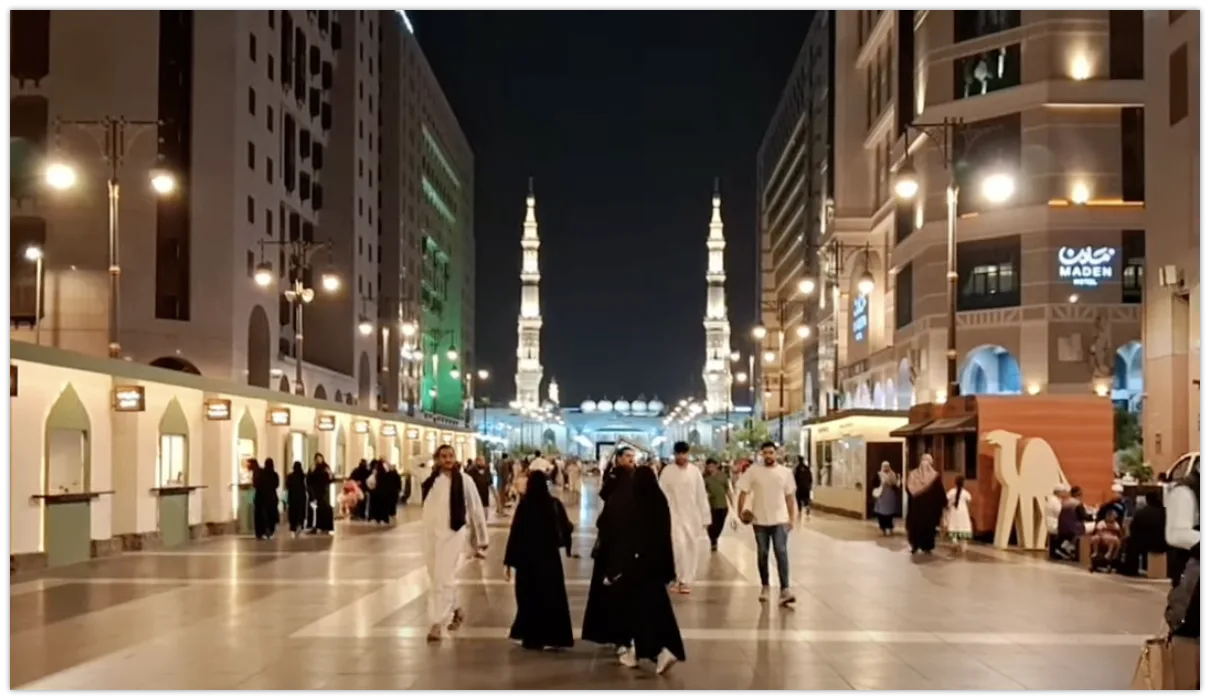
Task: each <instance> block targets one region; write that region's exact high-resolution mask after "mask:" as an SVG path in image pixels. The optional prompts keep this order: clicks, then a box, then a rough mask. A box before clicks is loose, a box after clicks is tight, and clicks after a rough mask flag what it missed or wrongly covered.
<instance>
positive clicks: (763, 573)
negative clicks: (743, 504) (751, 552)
mask: <svg viewBox="0 0 1210 700" xmlns="http://www.w3.org/2000/svg"><path fill="white" fill-rule="evenodd" d="M752 530H753V532H755V533H756V570H757V571H759V572H760V585H762V586H766V587H767V586H768V585H769V543H770V542H772V543H773V556H774V557H775V558H776V559H777V580H778V582H779V583H781V589H782V590H783V591H784V590H786V589H788V588H789V587H790V555H789V554H787V553H786V540H787V538H788V536H789V534H790V531H789V530H788V529H787V528H786V526H785V525H753V526H752Z"/></svg>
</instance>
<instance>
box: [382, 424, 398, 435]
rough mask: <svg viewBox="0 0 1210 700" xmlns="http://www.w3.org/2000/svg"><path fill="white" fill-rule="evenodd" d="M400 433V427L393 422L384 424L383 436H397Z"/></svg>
mask: <svg viewBox="0 0 1210 700" xmlns="http://www.w3.org/2000/svg"><path fill="white" fill-rule="evenodd" d="M398 434H399V428H397V427H395V426H394V425H393V424H391V423H383V424H382V436H383V437H395V436H396V435H398Z"/></svg>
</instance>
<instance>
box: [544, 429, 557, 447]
mask: <svg viewBox="0 0 1210 700" xmlns="http://www.w3.org/2000/svg"><path fill="white" fill-rule="evenodd" d="M557 446H558V438H556V437H555V431H554V430H552V429H550V428H547V429H546V430H545V431H543V433H542V449H543V450H553V449H555V448H556V447H557Z"/></svg>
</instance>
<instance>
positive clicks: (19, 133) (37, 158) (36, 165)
mask: <svg viewBox="0 0 1210 700" xmlns="http://www.w3.org/2000/svg"><path fill="white" fill-rule="evenodd" d="M13 14H14V15H17V14H20V13H19V12H13ZM49 117H50V115H49V111H48V106H47V102H46V98H45V97H42V96H41V95H18V96H17V97H14V98H12V100H10V101H9V118H10V120H11V122H10V124H9V178H10V180H9V192H10V193H11V196H12V197H13V198H14V199H34V198H36V197H37V196H38V193H39V192H40V191H41V189H42V170H41V169H42V159H43V156H44V155H45V153H46V137H47V132H48V130H49V122H48V120H49Z"/></svg>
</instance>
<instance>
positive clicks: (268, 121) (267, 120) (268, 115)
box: [265, 105, 273, 134]
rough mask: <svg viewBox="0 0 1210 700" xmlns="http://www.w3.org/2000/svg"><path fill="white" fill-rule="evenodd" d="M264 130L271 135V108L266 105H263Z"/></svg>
mask: <svg viewBox="0 0 1210 700" xmlns="http://www.w3.org/2000/svg"><path fill="white" fill-rule="evenodd" d="M265 128H266V129H268V130H269V133H270V134H272V133H273V108H272V107H270V106H268V105H265Z"/></svg>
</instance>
